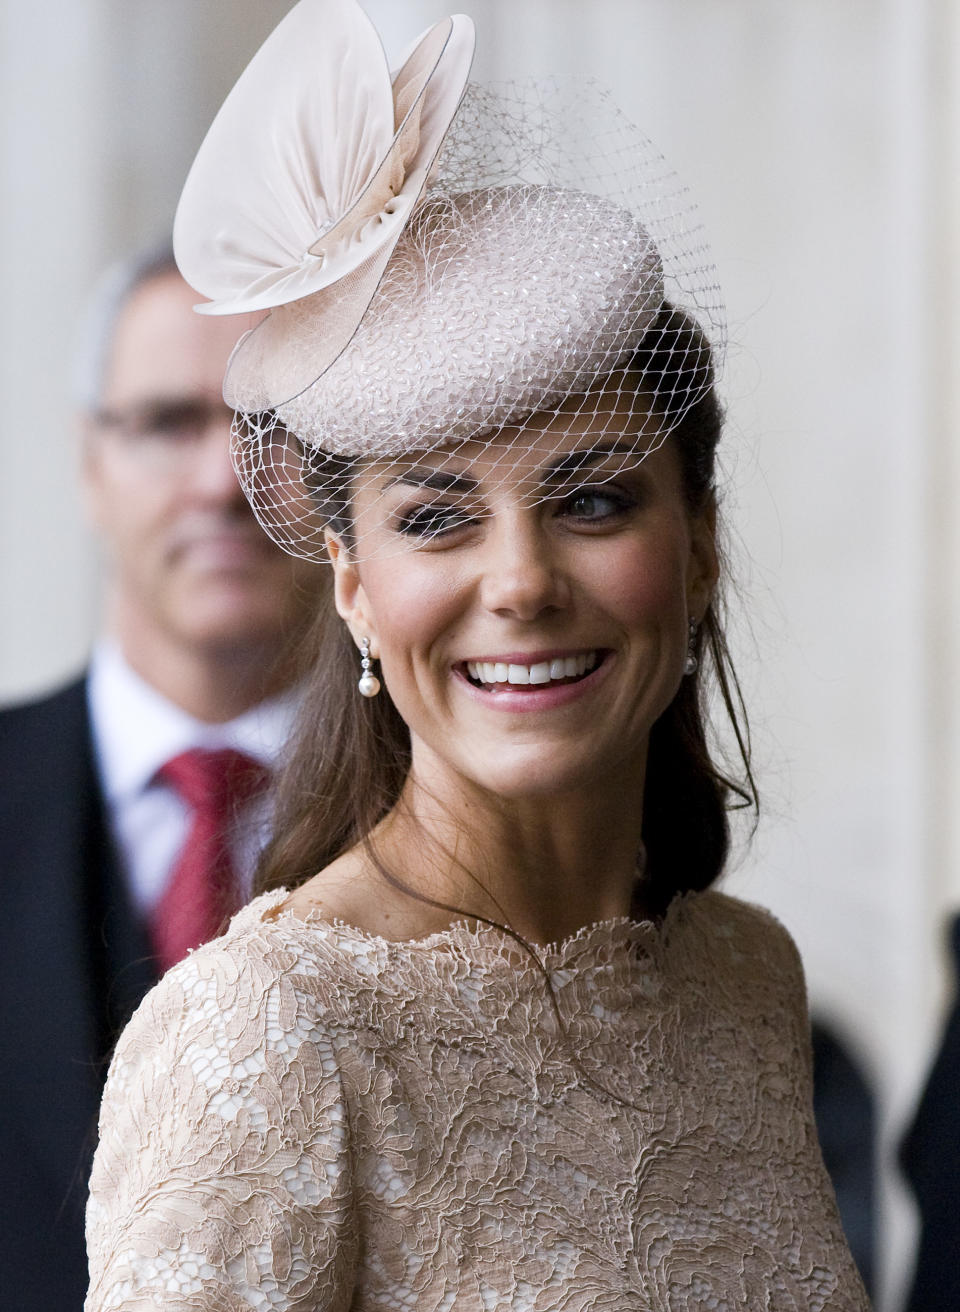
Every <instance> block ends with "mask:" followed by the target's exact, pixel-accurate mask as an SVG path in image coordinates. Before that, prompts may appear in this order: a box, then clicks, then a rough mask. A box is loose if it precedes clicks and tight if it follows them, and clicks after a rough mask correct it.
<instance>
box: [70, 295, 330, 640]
mask: <svg viewBox="0 0 960 1312" xmlns="http://www.w3.org/2000/svg"><path fill="white" fill-rule="evenodd" d="M196 299H197V298H196V296H195V294H194V293H193V292H192V291H191V290H190V288H189V287H188V286H187V284H186V283H185V282H183V280H182V279H181V278H180V277H179V275H178V274H176V273H173V272H170V273H164V274H161V275H159V276H158V277H156V278H153V279H151V280H150V281H148V282H146V283H144V284H142V285H141V286H140V287H139V288H138V289H137V290H136V292H134V294H133V296H132V297H131V298H130V300H129V301H128V302H127V304H126V305H125V306H124V308H123V310H122V312H121V314H120V318H119V321H118V323H117V328H116V333H115V337H114V342H113V346H112V351H111V355H110V359H109V361H108V365H107V371H106V378H105V381H104V387H103V394H102V397H101V405H100V411H99V414H97V415H94V416H92V417H90V419H89V421H88V423H87V432H86V442H85V457H84V481H85V486H86V491H87V495H88V501H89V505H90V508H91V513H92V517H93V520H94V522H95V524H96V526H97V528H98V529H99V531H100V533H101V535H102V538H103V540H104V543H105V545H106V548H107V552H108V557H109V567H110V570H111V580H110V581H111V585H112V587H111V601H112V608H113V609H112V622H113V624H114V627H115V628H117V629H118V630H119V636H120V637H121V639H122V640H125V641H127V642H128V643H132V644H136V643H137V642H140V641H149V640H151V639H159V640H161V641H163V642H165V643H168V644H169V643H172V644H173V645H174V646H181V647H183V648H184V650H185V651H187V650H193V651H196V652H199V651H201V650H209V651H211V652H214V651H216V652H217V653H218V654H220V655H222V656H227V657H229V656H230V655H231V654H232V653H231V649H232V648H235V649H236V655H237V656H241V657H242V656H243V655H245V654H247V653H248V652H250V651H252V650H255V649H257V648H263V647H264V646H265V645H266V647H268V648H269V647H271V646H272V644H273V643H275V642H276V643H279V642H280V640H281V639H282V638H283V636H284V634H285V632H286V631H287V629H288V627H289V625H290V624H291V623H292V622H294V621H295V620H296V619H297V618H298V611H299V612H302V610H303V608H304V606H305V605H309V604H310V598H309V593H310V592H311V591H315V589H313V588H311V589H307V590H306V595H305V593H304V590H303V589H301V588H298V586H297V581H296V579H295V575H296V573H297V572H298V570H297V566H296V564H295V562H294V561H292V560H291V559H290V557H288V556H286V555H285V554H284V553H283V552H281V551H280V549H279V548H278V547H276V546H274V544H273V543H272V542H271V541H270V540H269V538H268V537H267V536H266V534H265V533H264V532H263V530H262V529H261V528H260V526H259V525H258V524H257V522H256V520H255V519H254V517H253V514H252V512H251V511H250V508H249V506H248V505H247V502H246V500H245V498H244V496H243V493H242V492H241V490H240V486H239V484H238V482H237V476H236V474H235V472H234V470H233V466H232V464H231V461H230V453H229V444H230V421H231V415H230V411H229V410H228V409H227V407H226V406H225V405H224V402H223V398H222V396H221V390H220V389H221V384H222V380H223V374H224V369H225V367H226V363H227V358H228V356H229V354H230V351H231V350H232V348H233V346H234V344H235V343H236V341H237V340H238V338H239V337H240V336H241V334H243V333H244V332H246V331H247V330H248V329H249V328H251V327H253V325H254V323H255V322H256V320H257V318H259V316H250V315H242V316H230V317H224V318H218V317H212V316H205V315H198V314H195V313H194V311H193V309H192V306H193V305H194V303H195V302H196ZM307 572H309V573H315V571H312V570H309V567H308V568H307ZM299 573H300V575H301V580H302V576H303V573H304V570H303V569H301V570H300V571H299Z"/></svg>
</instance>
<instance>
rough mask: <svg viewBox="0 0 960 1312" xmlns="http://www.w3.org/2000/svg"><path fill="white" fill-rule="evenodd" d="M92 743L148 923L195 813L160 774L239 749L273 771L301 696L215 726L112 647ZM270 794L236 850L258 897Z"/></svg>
mask: <svg viewBox="0 0 960 1312" xmlns="http://www.w3.org/2000/svg"><path fill="white" fill-rule="evenodd" d="M87 696H88V699H89V707H90V720H91V724H92V727H93V741H94V749H95V754H96V760H97V765H98V769H99V773H100V780H101V785H102V788H103V793H104V797H105V799H106V804H107V814H108V818H109V821H110V826H111V829H112V832H113V837H114V841H115V843H116V845H117V850H118V852H119V854H120V859H121V862H122V865H123V868H124V873H125V876H126V879H127V882H128V886H129V889H130V894H131V900H132V902H133V906H134V907H135V909H136V910H137V911H138V912H139V913H140V915H142V916H147V915H149V913H150V912H151V910H152V909H153V908H154V907H155V906H156V905H157V903H158V902H159V900H160V898H161V897H162V896H163V893H164V890H165V889H166V887H167V883H168V881H169V879H170V876H171V874H172V871H173V868H174V865H175V863H176V859H177V856H178V855H179V853H180V850H181V848H182V847H183V844H184V840H185V839H186V837H187V834H188V832H189V829H190V814H189V811H188V808H187V807H186V805H185V804H184V802H183V801H182V800H181V798H180V797H179V795H178V794H177V793H176V792H175V790H174V789H173V788H171V787H170V786H169V785H168V784H164V783H162V782H159V781H157V780H156V778H155V776H156V773H157V771H158V770H159V769H160V767H161V766H162V765H164V764H165V763H166V762H167V761H169V760H170V759H171V758H172V757H174V756H178V755H179V754H180V753H181V752H185V751H187V750H189V749H190V748H192V747H202V748H207V749H210V750H215V749H217V748H221V747H232V748H234V749H235V750H236V751H239V752H243V753H245V754H246V755H247V756H251V757H253V759H254V760H256V761H259V762H260V763H261V765H264V766H267V767H268V768H269V769H273V768H274V767H275V766H276V765H277V764H278V761H279V758H280V756H281V753H282V751H283V748H284V745H285V743H286V741H287V738H288V736H289V733H290V730H291V728H292V725H293V719H294V714H295V710H296V705H297V700H298V698H297V695H296V694H295V693H287V694H285V695H283V696H281V697H274V698H271V699H270V700H268V701H265V702H261V703H260V705H259V706H255V707H254V708H253V709H252V710H250V711H247V712H246V713H245V714H243V715H240V716H238V717H237V719H235V720H229V721H228V722H227V723H226V724H206V723H204V722H203V721H202V720H195V719H194V718H193V716H191V715H188V714H187V713H186V712H185V711H182V710H181V709H180V708H179V707H178V706H174V704H173V703H172V702H169V701H168V700H167V699H166V698H165V697H163V696H161V694H160V693H158V692H157V691H156V690H155V689H154V688H152V687H151V686H150V685H149V684H148V683H145V682H144V680H143V679H141V678H140V676H139V675H137V674H135V673H134V672H133V670H131V668H130V666H129V665H127V663H126V661H125V660H124V658H123V655H122V653H121V652H120V649H119V647H118V646H117V645H116V644H115V643H113V642H109V641H104V642H101V643H100V644H99V645H98V646H97V647H96V649H95V650H94V653H93V657H92V659H91V662H90V674H89V678H88V681H87ZM270 812H271V806H270V802H269V799H268V798H267V797H265V796H263V795H261V796H259V797H257V798H255V799H254V800H253V801H252V802H250V803H249V804H248V805H247V806H245V807H244V808H243V810H242V811H241V813H240V816H239V820H238V824H237V828H236V832H235V834H234V835H233V838H232V842H231V847H232V855H233V860H234V866H235V869H236V871H237V875H238V878H239V879H240V881H241V888H240V892H241V895H242V896H243V897H247V896H249V893H250V889H251V881H252V877H253V870H254V866H255V865H256V860H257V857H258V855H259V853H260V851H261V849H262V847H263V845H264V843H265V842H266V840H267V838H268V837H269V821H270Z"/></svg>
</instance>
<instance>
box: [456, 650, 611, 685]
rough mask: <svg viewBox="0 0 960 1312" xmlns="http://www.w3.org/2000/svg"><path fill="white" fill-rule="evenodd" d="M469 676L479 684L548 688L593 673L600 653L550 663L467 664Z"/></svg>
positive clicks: (507, 659) (506, 661)
mask: <svg viewBox="0 0 960 1312" xmlns="http://www.w3.org/2000/svg"><path fill="white" fill-rule="evenodd" d="M463 663H464V665H465V666H466V670H467V676H468V677H469V678H470V679H471V680H472V681H473V682H474V683H477V684H485V685H489V686H492V685H495V684H509V685H510V686H511V687H517V688H525V687H528V686H529V685H531V684H533V685H535V686H544V685H547V684H550V683H557V682H559V681H560V680H565V679H578V678H581V677H582V676H583V675H584V674H587V673H589V671H590V670H592V669H593V668H594V667H595V665H596V664H597V653H596V651H586V652H578V653H576V654H575V655H570V656H553V657H550V658H548V659H546V660H532V661H519V660H516V659H511V658H504V659H502V660H497V659H493V660H482V661H464V662H463Z"/></svg>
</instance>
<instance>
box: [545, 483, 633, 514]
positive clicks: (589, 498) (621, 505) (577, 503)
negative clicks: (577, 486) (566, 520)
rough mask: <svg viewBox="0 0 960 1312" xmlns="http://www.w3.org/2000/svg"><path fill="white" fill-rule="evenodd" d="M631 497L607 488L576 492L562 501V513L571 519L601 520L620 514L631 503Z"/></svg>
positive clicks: (628, 507)
mask: <svg viewBox="0 0 960 1312" xmlns="http://www.w3.org/2000/svg"><path fill="white" fill-rule="evenodd" d="M633 504H634V503H633V501H632V499H631V498H629V497H626V496H624V494H623V493H621V492H615V491H612V490H610V489H608V488H604V489H599V490H597V491H595V492H577V493H576V494H575V495H574V496H572V497H568V498H567V499H566V501H565V502H564V503H563V508H562V513H563V514H565V515H569V516H571V517H572V518H573V519H583V520H603V519H610V518H611V517H613V516H615V515H621V514H623V513H624V511H626V510H628V509H630V507H631V506H632V505H633Z"/></svg>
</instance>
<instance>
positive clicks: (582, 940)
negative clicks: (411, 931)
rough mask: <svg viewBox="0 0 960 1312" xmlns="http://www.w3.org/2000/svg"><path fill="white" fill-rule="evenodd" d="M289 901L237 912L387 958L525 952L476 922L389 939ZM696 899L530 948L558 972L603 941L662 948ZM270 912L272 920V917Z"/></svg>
mask: <svg viewBox="0 0 960 1312" xmlns="http://www.w3.org/2000/svg"><path fill="white" fill-rule="evenodd" d="M289 895H290V890H289V889H286V888H277V889H272V890H270V891H269V892H267V893H261V894H260V895H259V897H256V898H254V899H253V901H252V902H249V903H248V904H247V906H246V907H244V908H243V910H242V911H240V912H238V916H244V917H246V916H247V915H248V914H249V916H250V918H251V919H252V918H253V913H254V912H255V913H256V917H257V923H259V924H262V925H266V926H270V925H276V924H278V923H279V922H280V921H285V922H293V924H295V925H302V926H305V927H306V928H308V929H318V928H320V929H329V930H333V931H335V932H336V933H337V935H338V936H340V937H341V938H343V939H351V940H353V941H354V942H356V943H362V944H365V945H366V946H367V947H369V948H371V949H374V950H376V951H378V952H382V953H394V954H395V953H398V952H403V951H407V952H433V951H436V950H438V949H440V948H447V949H454V950H457V951H459V953H460V954H461V955H464V956H470V955H471V953H470V951H469V949H470V948H474V949H482V948H489V947H502V946H503V945H504V944H506V945H509V946H512V947H515V948H516V949H517V950H518V951H520V952H523V950H524V949H523V947H522V945H521V943H517V942H516V941H515V940H514V939H512V938H511V937H510V935H509V934H505V933H504V931H503V930H502V929H500V928H498V927H497V926H495V925H485V924H482V923H479V922H471V921H470V920H468V919H461V920H455V921H453V922H452V923H451V924H449V925H448V926H447V927H446V928H445V929H440V930H434V931H433V932H432V933H430V934H425V935H422V936H421V937H419V938H405V939H391V938H386V937H385V936H384V935H382V934H375V933H373V931H371V930H366V929H361V928H360V926H359V925H354V924H352V923H351V922H350V921H346V920H341V919H340V917H338V916H333V917H330V916H327V915H325V914H324V912H323V911H321V910H320V908H314V909H311V910H309V911H307V912H306V914H301V913H300V912H296V911H292V910H289V909H284V908H283V906H282V903H283V902H284V900H285V899H286V898H287V897H289ZM697 896H698V894H697V893H696V892H687V893H681V894H678V895H677V896H676V897H675V898H674V899H673V901H672V902H671V903H670V905H669V907H668V908H667V911H666V913H665V914H664V916H663V918H662V919H661V920H659V921H655V920H635V919H634V918H633V917H632V916H628V915H624V916H610V917H609V918H607V919H606V920H594V921H590V922H589V923H588V924H586V925H581V927H580V928H579V929H577V930H575V931H574V932H573V933H572V934H569V935H567V937H566V938H564V939H560V940H554V941H553V942H551V943H547V944H545V945H541V944H539V943H530V944H528V947H530V948H532V949H533V950H534V952H535V953H536V955H537V957H538V958H539V960H540V962H541V963H542V964H544V965H546V964H547V963H550V964H551V966H552V968H553V969H556V968H557V967H558V966H561V965H562V964H563V963H564V962H565V961H567V960H568V959H569V958H570V957H571V956H576V955H579V954H580V952H582V951H583V950H584V949H585V948H588V947H590V946H592V945H593V941H594V939H599V940H600V941H601V942H602V943H604V944H606V945H609V944H611V943H612V942H615V941H618V940H628V939H633V940H643V939H646V940H648V941H650V940H652V941H654V942H657V943H660V942H662V941H663V940H664V938H665V935H666V933H667V931H668V930H669V929H671V928H672V927H673V925H674V923H675V921H676V920H677V918H678V916H679V915H680V913H681V911H682V910H683V909H684V908H685V907H686V906H687V904H688V903H691V902H693V901H694V900H695V899H696V898H697ZM271 912H272V913H273V914H270V913H271ZM474 925H475V926H476V927H474Z"/></svg>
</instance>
